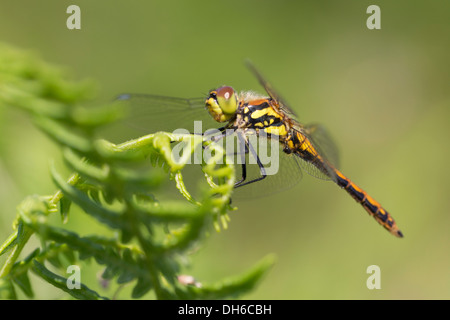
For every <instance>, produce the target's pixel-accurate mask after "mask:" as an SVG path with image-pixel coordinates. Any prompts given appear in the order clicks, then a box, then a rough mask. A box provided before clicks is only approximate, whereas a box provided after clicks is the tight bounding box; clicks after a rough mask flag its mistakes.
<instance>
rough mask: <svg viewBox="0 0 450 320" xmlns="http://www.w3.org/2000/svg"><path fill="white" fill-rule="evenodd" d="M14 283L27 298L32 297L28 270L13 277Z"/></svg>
mask: <svg viewBox="0 0 450 320" xmlns="http://www.w3.org/2000/svg"><path fill="white" fill-rule="evenodd" d="M13 281H14V283H15V284H17V285H18V286H19V288H20V289H21V290H22V291H23V292H24V293H25V295H26V296H27V297H28V298H33V297H34V293H33V289H32V288H31V283H30V278H29V277H28V272H22V273H19V274H18V275H17V276H15V277H14V278H13Z"/></svg>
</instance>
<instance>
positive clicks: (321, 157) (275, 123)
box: [118, 63, 403, 237]
mask: <svg viewBox="0 0 450 320" xmlns="http://www.w3.org/2000/svg"><path fill="white" fill-rule="evenodd" d="M248 67H249V68H250V70H251V71H252V73H253V74H254V75H255V76H256V78H257V79H258V80H259V82H260V84H261V85H262V86H263V87H264V89H265V91H266V92H267V95H268V96H262V95H259V94H256V93H254V92H241V93H238V92H236V91H235V90H234V89H233V88H232V87H229V86H222V87H219V88H217V89H214V90H211V91H210V92H209V95H208V97H206V99H205V98H199V99H182V98H172V97H163V96H156V95H147V94H123V95H121V96H120V97H119V98H118V99H120V100H126V101H128V102H129V103H130V104H131V105H141V108H140V110H143V111H144V112H145V113H150V114H152V117H154V118H155V119H160V118H158V115H167V117H166V118H165V119H166V122H165V123H164V124H163V123H162V121H161V120H158V121H156V122H157V124H156V127H148V126H147V128H148V129H147V130H152V131H155V130H166V129H167V128H170V125H172V130H173V129H175V128H176V124H177V123H181V122H185V123H187V122H188V121H189V119H191V120H200V119H201V120H203V121H204V120H205V118H204V114H206V115H207V113H206V111H205V107H206V109H207V111H208V112H209V114H210V116H211V117H209V120H210V122H209V123H208V122H205V123H206V125H211V124H212V123H214V121H215V123H216V127H217V123H224V124H225V125H224V126H222V127H221V128H219V130H220V132H222V135H223V137H225V136H226V135H227V134H229V132H230V131H231V132H235V133H238V137H239V138H240V139H241V140H242V141H243V144H244V145H245V152H246V153H252V154H254V155H255V157H256V161H257V164H258V167H259V176H258V177H256V178H252V179H250V178H249V177H248V176H247V164H246V163H245V161H244V163H241V175H240V177H238V179H237V180H238V181H237V182H236V184H235V187H236V188H237V187H242V186H245V185H249V184H252V183H259V181H262V180H264V179H266V178H267V173H266V170H265V167H264V164H262V163H261V161H259V160H258V155H257V154H256V151H255V150H254V149H255V148H253V146H252V144H251V143H249V139H248V137H249V135H250V134H249V133H250V132H251V133H252V134H255V133H256V135H262V134H264V135H266V136H268V137H270V138H272V139H273V138H275V139H277V141H278V143H279V146H280V147H281V149H282V156H283V157H284V158H286V157H287V158H289V159H290V160H289V161H291V163H292V161H294V162H297V163H299V164H300V166H301V168H303V169H304V170H305V171H307V172H308V173H310V174H311V175H313V176H316V177H319V178H322V179H327V180H332V181H333V182H335V183H336V184H337V185H338V186H339V187H341V188H343V189H345V190H346V191H347V193H348V194H350V196H351V197H352V198H353V199H355V200H356V201H357V202H358V203H360V204H361V205H362V206H363V208H364V209H365V210H366V211H367V212H368V213H369V215H371V216H373V217H374V218H375V220H376V221H377V222H378V223H379V224H381V225H382V226H383V227H384V228H385V229H387V230H388V231H389V232H390V233H391V234H393V235H395V236H397V237H403V234H402V232H401V231H400V230H399V228H398V227H397V224H396V223H395V221H394V219H393V218H392V216H391V215H390V214H389V212H388V211H387V210H385V209H384V208H383V207H382V206H381V204H380V203H379V202H377V201H375V199H373V198H372V197H371V196H369V195H368V194H367V193H366V192H365V191H364V190H362V189H361V188H360V187H358V186H357V185H356V184H355V183H353V182H352V181H351V180H350V179H348V178H347V177H346V176H344V175H343V174H342V173H341V172H340V171H339V170H338V169H337V167H338V166H337V159H336V153H337V152H336V147H335V145H334V143H333V142H332V140H331V139H330V138H329V136H328V134H327V133H326V130H324V128H323V127H321V126H319V125H302V124H300V122H298V121H297V120H296V118H297V117H296V115H295V113H294V112H293V111H292V110H291V109H290V108H289V107H288V106H287V105H286V103H285V102H284V101H283V100H282V99H281V98H280V96H279V95H278V94H277V93H276V92H275V90H274V89H273V88H272V87H271V85H270V84H269V83H268V82H267V81H265V79H264V78H263V77H262V76H261V74H260V73H259V72H258V71H257V70H256V69H255V67H254V66H253V65H252V64H251V63H248ZM142 106H144V107H145V108H146V109H147V110H145V109H144V108H142ZM185 111H189V112H188V113H186V112H185ZM187 114H189V115H190V116H189V119H188V118H187V117H186V115H187ZM135 117H136V116H135ZM179 120H181V121H179ZM211 120H214V121H211ZM153 123H155V121H153ZM160 125H163V126H162V127H161V126H160ZM207 128H210V127H207ZM281 164H282V165H283V163H281ZM285 169H286V168H285ZM289 170H291V172H290V173H289V172H288V176H290V178H291V180H292V177H294V178H295V179H294V180H297V181H298V180H299V178H300V177H301V173H300V170H301V169H300V167H299V166H298V165H297V166H292V167H291V168H289ZM289 170H288V171H289ZM285 171H286V170H285ZM294 171H298V172H294ZM285 176H286V175H285ZM280 183H283V181H280Z"/></svg>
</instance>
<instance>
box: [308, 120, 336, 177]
mask: <svg viewBox="0 0 450 320" xmlns="http://www.w3.org/2000/svg"><path fill="white" fill-rule="evenodd" d="M303 128H304V130H305V132H306V134H307V135H308V137H309V139H310V140H311V142H312V143H313V145H314V147H315V148H316V149H317V151H318V152H319V153H320V154H321V155H322V157H323V158H325V159H326V160H327V161H328V163H329V164H331V165H332V166H333V167H335V168H336V169H339V168H340V163H339V149H338V147H337V146H336V143H335V142H334V140H333V139H332V137H331V135H330V134H329V132H328V130H327V129H326V128H325V127H324V126H322V125H320V124H308V125H306V126H304V127H303Z"/></svg>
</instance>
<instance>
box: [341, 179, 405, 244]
mask: <svg viewBox="0 0 450 320" xmlns="http://www.w3.org/2000/svg"><path fill="white" fill-rule="evenodd" d="M335 171H336V183H337V185H338V186H340V187H341V188H344V189H345V190H346V191H347V192H348V194H349V195H351V196H352V198H353V199H355V200H356V201H357V202H358V203H360V204H361V205H362V206H363V207H364V209H366V211H367V212H368V213H369V214H370V215H371V216H373V217H374V218H375V220H376V221H378V223H379V224H381V225H382V226H383V227H384V228H386V229H387V230H388V231H389V232H390V233H392V234H393V235H395V236H397V237H400V238H401V237H403V234H402V232H401V231H400V230H399V229H398V227H397V224H396V223H395V221H394V219H393V218H392V216H391V215H390V214H389V212H388V211H387V210H385V209H384V208H383V207H382V206H381V204H380V203H378V202H377V201H375V199H373V198H372V197H371V196H369V195H368V194H367V193H366V192H365V191H364V190H362V189H361V188H360V187H358V186H357V185H356V184H354V183H353V182H352V181H351V180H350V179H348V178H347V177H345V176H344V175H343V174H342V173H341V172H339V171H338V170H335Z"/></svg>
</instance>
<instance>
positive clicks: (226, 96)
mask: <svg viewBox="0 0 450 320" xmlns="http://www.w3.org/2000/svg"><path fill="white" fill-rule="evenodd" d="M217 103H218V104H219V106H220V109H222V111H223V113H226V114H232V113H235V112H236V110H237V107H238V101H237V96H236V93H235V92H234V89H233V88H232V87H229V86H225V87H220V88H218V89H217Z"/></svg>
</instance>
